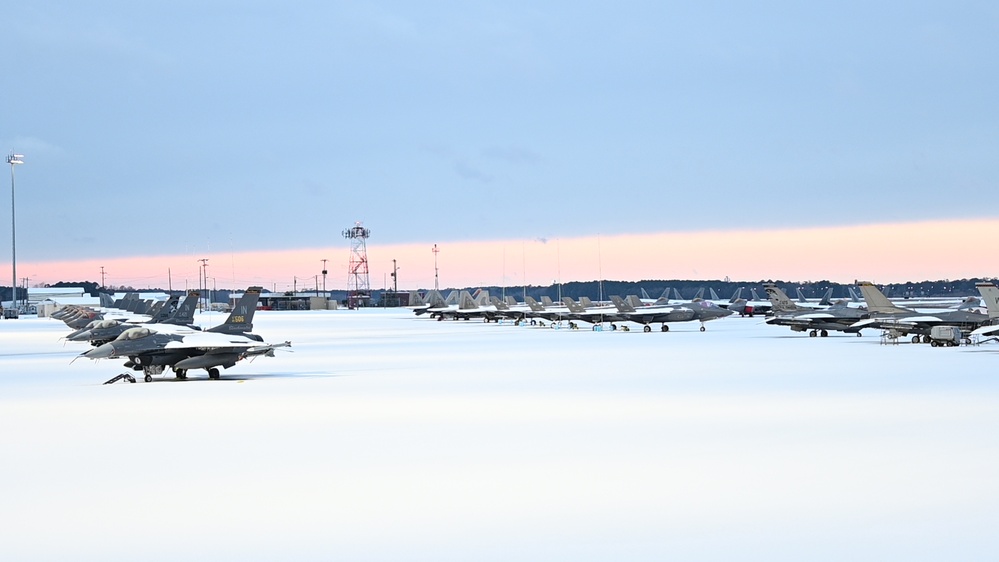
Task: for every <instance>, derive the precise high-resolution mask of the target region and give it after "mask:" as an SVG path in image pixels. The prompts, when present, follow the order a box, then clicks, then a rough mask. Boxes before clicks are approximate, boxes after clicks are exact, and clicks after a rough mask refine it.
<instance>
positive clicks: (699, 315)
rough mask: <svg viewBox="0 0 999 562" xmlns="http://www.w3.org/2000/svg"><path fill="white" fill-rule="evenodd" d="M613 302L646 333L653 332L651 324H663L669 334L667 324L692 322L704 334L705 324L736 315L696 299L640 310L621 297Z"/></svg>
mask: <svg viewBox="0 0 999 562" xmlns="http://www.w3.org/2000/svg"><path fill="white" fill-rule="evenodd" d="M611 302H613V303H614V306H616V307H617V309H618V312H619V313H620V314H621V315H623V316H624V317H625V319H626V320H627V321H629V322H638V323H639V324H644V328H643V330H644V331H645V332H651V331H652V327H651V326H649V324H651V323H655V322H661V323H662V328H661V330H662V331H663V332H668V331H669V326H668V325H667V324H666V323H667V322H686V321H690V320H697V321H699V322H700V323H701V328H700V330H701V331H702V332H703V331H705V330H707V328H706V327H705V326H704V323H705V322H709V321H711V320H717V319H718V318H724V317H726V316H729V315H731V314H734V312H733V311H731V310H727V309H724V308H722V307H720V306H718V305H717V304H715V303H713V302H711V301H707V300H699V299H696V298H695V299H694V300H693V301H691V302H689V303H685V304H683V305H682V306H677V305H670V306H664V307H656V306H647V307H642V308H638V307H635V306H634V304H633V303H630V302H625V301H624V299H622V298H620V297H611Z"/></svg>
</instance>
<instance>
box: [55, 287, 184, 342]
mask: <svg viewBox="0 0 999 562" xmlns="http://www.w3.org/2000/svg"><path fill="white" fill-rule="evenodd" d="M199 297H200V293H198V292H197V291H190V292H188V294H187V297H186V298H185V299H184V302H183V303H181V304H180V306H169V305H167V306H164V307H163V308H162V309H161V310H160V312H159V313H158V314H157V315H155V316H153V317H152V318H151V319H150V320H149V321H148V322H135V321H131V320H129V321H123V320H98V321H95V322H91V323H90V324H88V325H87V327H86V328H84V329H81V330H77V331H75V332H73V333H72V334H70V335H68V336H66V339H68V340H69V341H87V342H90V345H93V346H95V347H96V346H98V345H102V344H105V343H108V342H110V341H113V340H114V339H115V338H117V337H118V336H120V335H121V334H122V333H123V332H124V331H125V330H128V329H130V328H136V327H140V326H143V325H147V324H173V325H177V326H188V327H191V328H194V329H199V328H197V327H196V326H194V311H195V309H196V308H197V305H198V298H199ZM177 300H178V297H172V298H171V302H173V303H176V302H177Z"/></svg>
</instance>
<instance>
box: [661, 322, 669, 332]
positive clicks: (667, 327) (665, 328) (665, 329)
mask: <svg viewBox="0 0 999 562" xmlns="http://www.w3.org/2000/svg"><path fill="white" fill-rule="evenodd" d="M662 330H663V331H664V332H668V331H669V326H667V325H666V324H663V328H662Z"/></svg>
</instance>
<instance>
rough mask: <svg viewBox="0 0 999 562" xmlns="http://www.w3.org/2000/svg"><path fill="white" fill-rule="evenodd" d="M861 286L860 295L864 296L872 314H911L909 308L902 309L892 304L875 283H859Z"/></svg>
mask: <svg viewBox="0 0 999 562" xmlns="http://www.w3.org/2000/svg"><path fill="white" fill-rule="evenodd" d="M858 285H859V286H860V294H862V295H864V301H865V302H867V310H869V311H870V312H871V314H892V313H898V312H911V311H910V310H909V309H907V308H901V307H898V306H895V305H894V304H892V302H891V301H890V300H888V297H886V296H885V294H884V293H882V292H881V291H879V290H878V288H877V287H875V286H874V284H873V283H869V282H867V281H863V282H861V283H858Z"/></svg>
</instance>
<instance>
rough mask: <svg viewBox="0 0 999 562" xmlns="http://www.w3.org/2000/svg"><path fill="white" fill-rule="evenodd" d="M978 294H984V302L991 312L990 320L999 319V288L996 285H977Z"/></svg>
mask: <svg viewBox="0 0 999 562" xmlns="http://www.w3.org/2000/svg"><path fill="white" fill-rule="evenodd" d="M975 287H978V292H979V293H981V294H982V302H984V303H985V308H986V309H987V310H988V311H989V319H991V320H995V319H997V318H999V288H997V287H996V284H995V283H977V284H975Z"/></svg>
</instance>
